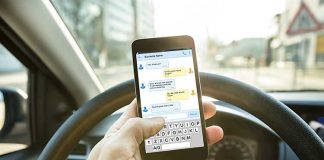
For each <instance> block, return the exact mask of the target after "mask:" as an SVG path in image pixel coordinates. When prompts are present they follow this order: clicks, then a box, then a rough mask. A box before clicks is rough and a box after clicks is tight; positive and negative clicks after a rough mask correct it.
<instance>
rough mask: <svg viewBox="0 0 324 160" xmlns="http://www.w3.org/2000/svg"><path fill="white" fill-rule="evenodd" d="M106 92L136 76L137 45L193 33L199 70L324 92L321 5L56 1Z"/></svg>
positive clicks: (308, 1) (248, 0)
mask: <svg viewBox="0 0 324 160" xmlns="http://www.w3.org/2000/svg"><path fill="white" fill-rule="evenodd" d="M52 3H53V5H54V7H55V8H56V9H57V11H58V13H59V14H60V15H61V17H62V19H63V20H64V22H65V23H66V25H67V27H68V28H69V29H70V31H71V33H72V34H73V35H74V37H75V39H76V40H77V41H78V43H79V45H80V47H81V48H82V49H83V51H84V54H85V56H86V57H87V58H88V60H89V62H90V64H91V65H92V67H93V69H94V71H95V72H96V73H97V75H98V77H99V78H100V79H101V82H102V83H103V84H104V86H105V87H106V88H108V87H111V86H113V85H115V84H117V83H120V82H122V81H124V80H127V79H130V78H132V77H133V73H132V61H131V46H130V44H131V43H132V41H133V40H135V39H138V38H148V37H155V36H172V35H183V34H185V35H190V36H192V37H193V38H194V39H195V42H196V48H197V56H198V63H199V68H200V71H204V72H211V73H215V74H221V75H225V76H228V77H232V78H235V79H238V80H241V81H244V82H247V83H249V84H251V85H254V86H257V87H259V88H261V89H263V90H266V91H307V90H324V83H323V82H322V80H323V79H324V48H323V46H324V27H323V26H324V25H323V23H324V3H323V1H322V0H303V1H300V0H244V1H237V0H200V1H198V0H177V1H174V0H118V1H116V0H84V1H76V0H52Z"/></svg>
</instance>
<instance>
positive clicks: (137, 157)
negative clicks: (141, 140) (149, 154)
mask: <svg viewBox="0 0 324 160" xmlns="http://www.w3.org/2000/svg"><path fill="white" fill-rule="evenodd" d="M134 157H135V160H141V159H142V158H141V152H140V150H139V147H138V148H137V150H136V153H135V155H134Z"/></svg>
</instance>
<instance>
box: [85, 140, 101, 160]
mask: <svg viewBox="0 0 324 160" xmlns="http://www.w3.org/2000/svg"><path fill="white" fill-rule="evenodd" d="M104 143H105V142H104V139H101V140H100V141H99V142H98V143H97V144H96V145H95V146H94V147H93V148H92V150H91V152H90V154H89V156H88V160H94V159H98V158H99V155H100V152H101V149H102V146H103V145H104Z"/></svg>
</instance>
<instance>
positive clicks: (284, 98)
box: [68, 92, 324, 160]
mask: <svg viewBox="0 0 324 160" xmlns="http://www.w3.org/2000/svg"><path fill="white" fill-rule="evenodd" d="M270 95H271V96H273V97H274V98H276V99H278V100H280V101H281V102H283V103H285V104H286V105H287V106H288V107H289V108H291V109H292V110H293V111H295V112H296V113H297V114H298V115H299V116H300V117H301V118H303V119H304V120H305V122H307V123H309V122H310V121H318V122H321V123H322V124H323V123H324V122H323V117H324V93H320V92H318V93H317V92H296V93H295V92H289V93H288V92H287V93H285V92H280V93H270ZM214 103H215V104H216V105H217V114H216V116H214V117H212V118H210V119H208V120H207V121H206V125H207V126H210V125H219V126H221V127H222V128H223V130H224V135H225V136H224V138H223V139H222V140H221V141H220V142H218V143H216V144H214V145H212V146H210V147H209V155H208V158H207V160H224V159H231V160H259V159H262V160H274V159H278V160H298V157H297V156H296V155H295V153H294V152H293V151H292V150H291V149H290V147H289V146H288V145H287V144H286V143H285V142H284V141H282V140H281V139H280V137H279V136H277V134H276V133H275V132H274V131H273V130H272V129H270V128H269V127H268V126H267V125H265V124H264V123H263V122H262V121H260V120H259V119H257V118H256V117H254V116H253V115H251V114H249V113H247V112H245V111H244V110H242V109H240V108H239V107H237V106H233V105H231V104H228V103H225V102H222V101H214ZM256 107H262V106H256ZM123 110H124V109H120V110H118V111H116V112H115V113H114V114H112V115H111V116H109V117H107V118H106V119H104V120H103V121H102V122H101V123H100V124H98V125H97V126H96V127H94V128H93V129H92V130H91V131H90V132H89V133H88V134H87V135H86V136H85V137H84V138H83V139H82V140H81V141H80V142H79V144H78V145H77V146H75V148H74V149H73V150H72V151H71V153H70V155H69V157H68V159H71V160H72V159H73V160H76V159H80V160H81V159H86V158H87V155H88V154H89V152H90V151H91V148H92V147H93V146H94V145H95V144H96V143H97V142H98V141H99V140H100V139H101V138H102V137H103V135H104V134H105V132H106V131H107V129H109V127H110V126H111V125H112V124H113V123H114V122H115V121H116V120H117V119H118V118H119V116H120V115H121V114H122V112H123ZM283 125H284V122H283ZM188 159H190V158H188Z"/></svg>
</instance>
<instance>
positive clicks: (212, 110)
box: [203, 101, 216, 119]
mask: <svg viewBox="0 0 324 160" xmlns="http://www.w3.org/2000/svg"><path fill="white" fill-rule="evenodd" d="M203 107H204V116H205V119H209V118H210V117H212V116H214V115H215V114H216V105H215V104H214V103H212V102H210V101H203Z"/></svg>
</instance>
